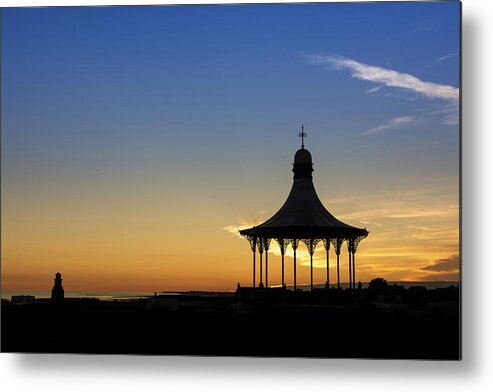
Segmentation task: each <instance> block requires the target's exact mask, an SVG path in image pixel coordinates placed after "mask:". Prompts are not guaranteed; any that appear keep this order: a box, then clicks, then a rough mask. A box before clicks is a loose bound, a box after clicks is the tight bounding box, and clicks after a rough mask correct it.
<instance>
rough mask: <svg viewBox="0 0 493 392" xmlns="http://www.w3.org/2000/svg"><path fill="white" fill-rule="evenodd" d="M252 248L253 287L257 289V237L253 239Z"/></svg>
mask: <svg viewBox="0 0 493 392" xmlns="http://www.w3.org/2000/svg"><path fill="white" fill-rule="evenodd" d="M250 246H251V247H252V251H253V285H252V287H253V288H255V264H256V263H255V253H256V250H257V249H256V247H257V237H253V239H252V242H251V244H250Z"/></svg>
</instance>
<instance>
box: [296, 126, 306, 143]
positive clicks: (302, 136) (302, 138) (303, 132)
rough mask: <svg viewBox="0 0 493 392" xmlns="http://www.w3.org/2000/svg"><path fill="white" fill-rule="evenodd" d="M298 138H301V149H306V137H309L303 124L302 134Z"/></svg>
mask: <svg viewBox="0 0 493 392" xmlns="http://www.w3.org/2000/svg"><path fill="white" fill-rule="evenodd" d="M298 137H300V138H301V148H305V137H307V134H306V132H305V127H304V126H303V124H301V132H300V133H298Z"/></svg>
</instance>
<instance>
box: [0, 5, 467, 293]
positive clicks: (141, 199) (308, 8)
mask: <svg viewBox="0 0 493 392" xmlns="http://www.w3.org/2000/svg"><path fill="white" fill-rule="evenodd" d="M459 22H460V4H459V3H458V2H453V1H451V2H430V3H428V2H427V3H412V2H405V3H353V4H351V3H335V4H334V3H332V4H330V3H328V4H271V5H217V6H213V5H209V6H152V7H144V6H132V7H63V8H30V9H29V8H24V9H20V8H17V9H16V8H11V9H2V27H1V29H2V31H1V33H2V35H1V40H2V41H1V44H2V47H1V55H2V56H1V58H2V63H1V65H2V68H1V82H2V84H1V94H2V96H1V98H2V99H1V127H2V134H1V138H2V140H1V141H2V143H1V153H2V156H1V164H2V165H1V186H2V187H1V201H2V204H1V223H2V233H1V235H2V247H1V248H2V249H1V252H2V253H1V256H2V260H1V261H2V265H1V268H2V287H3V289H4V290H22V289H24V290H49V289H51V287H52V283H53V280H52V279H53V278H54V274H55V273H56V272H58V271H59V272H61V273H62V275H63V278H64V287H65V290H67V291H151V292H153V291H168V290H169V291H171V290H191V289H196V290H234V289H235V287H236V283H237V282H239V283H240V284H241V285H251V268H252V265H251V250H250V247H249V245H248V242H247V241H246V240H244V239H242V238H240V236H239V235H238V229H240V228H245V227H249V226H251V225H253V224H258V223H260V222H262V221H264V220H266V219H268V218H269V217H270V216H272V215H273V214H274V213H275V212H276V211H277V209H278V208H280V207H281V205H282V204H283V202H284V201H285V199H286V197H287V195H288V193H289V190H290V187H291V184H292V172H291V168H292V162H293V156H294V153H295V152H296V150H297V149H298V148H299V147H300V140H299V138H298V137H297V134H298V132H299V129H300V126H301V124H302V123H303V124H304V126H305V131H306V132H307V133H308V138H307V140H306V141H305V145H306V148H307V149H309V150H310V152H311V153H312V156H313V161H314V169H315V171H314V182H315V187H316V189H317V192H318V195H319V197H320V199H321V200H322V202H323V203H324V205H325V206H326V207H327V209H328V210H329V211H331V213H332V214H334V215H335V216H336V217H337V218H339V219H340V220H343V221H344V222H346V223H348V224H351V225H353V226H357V227H366V229H367V230H368V231H369V232H370V234H369V236H368V238H367V239H365V240H364V241H363V242H361V244H360V245H359V247H358V253H357V255H356V274H357V276H356V279H357V280H361V281H368V280H370V279H372V278H375V277H384V278H386V279H387V280H390V281H410V280H413V281H436V280H457V279H458V268H459V266H458V263H459V262H458V254H459V168H460V162H459V147H460V136H459V82H460V78H459V65H460V52H459V38H460V36H459V34H460V31H459ZM271 253H272V255H271V257H270V258H269V282H270V283H271V284H279V283H280V279H281V267H280V264H281V262H280V257H279V256H278V254H279V252H278V250H277V249H276V248H275V247H273V249H272V252H271ZM291 254H292V251H291V250H290V251H288V257H287V259H286V260H287V262H286V263H287V264H286V266H287V268H286V281H287V283H288V284H289V283H290V282H291V281H292V258H291ZM345 255H347V252H345V248H344V247H343V252H342V257H341V261H342V264H341V272H342V274H341V278H342V281H345V280H347V276H346V275H347V274H346V272H347V260H346V258H345ZM297 256H298V257H297V261H298V271H297V272H298V274H297V277H298V279H297V281H298V284H300V283H301V284H303V283H308V282H309V257H308V253H307V252H306V250H305V249H304V247H303V246H300V248H299V251H298V252H297ZM334 259H335V257H334V255H333V253H332V255H331V260H334ZM333 264H334V263H333V262H332V265H331V271H330V273H331V277H332V278H331V283H334V280H333V278H334V277H335V272H334V266H333ZM315 267H316V268H315V272H314V279H315V282H316V283H325V269H324V268H325V251H324V249H323V246H322V245H319V247H318V248H317V250H316V253H315Z"/></svg>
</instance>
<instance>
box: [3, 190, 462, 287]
mask: <svg viewBox="0 0 493 392" xmlns="http://www.w3.org/2000/svg"><path fill="white" fill-rule="evenodd" d="M178 192H179V190H176V193H175V194H174V195H170V196H169V198H170V199H169V200H174V204H173V205H172V207H173V208H166V209H164V208H163V209H162V210H161V211H158V210H157V209H155V208H154V209H153V208H150V207H149V206H150V205H152V206H155V205H158V203H156V202H155V201H150V200H147V202H148V203H147V204H146V203H142V200H141V196H133V198H130V196H127V200H126V203H123V202H122V201H120V203H121V204H118V203H113V204H112V203H109V202H106V203H99V204H98V203H97V202H96V198H94V199H93V200H90V198H89V201H87V200H86V201H85V203H81V204H79V206H78V208H79V209H76V208H74V204H73V203H72V202H74V201H75V200H72V202H70V201H71V199H70V198H66V199H64V200H65V204H64V203H54V204H53V203H52V202H51V201H49V200H48V199H44V200H39V203H38V205H28V203H26V200H27V199H26V200H24V199H23V198H22V197H19V198H16V199H15V200H14V199H10V200H9V207H11V208H8V209H5V210H4V213H3V214H2V220H3V224H2V227H3V231H2V235H3V238H2V243H3V246H2V287H3V289H4V290H49V289H51V287H52V283H53V277H54V274H55V273H56V272H61V273H62V275H63V279H64V281H63V283H64V288H65V290H67V291H148V292H154V291H173V290H234V289H235V287H236V283H237V282H239V283H240V284H241V285H243V286H250V285H251V280H252V254H251V251H250V247H249V245H248V243H247V241H246V240H245V239H243V238H241V237H240V236H239V235H238V229H239V228H242V227H245V226H249V225H252V224H258V223H259V222H261V221H263V220H265V219H267V218H268V217H270V216H271V215H272V214H273V213H274V212H275V209H272V210H269V211H265V210H264V211H262V212H260V213H259V214H257V215H256V216H255V217H253V218H252V215H251V214H250V218H248V219H242V218H239V217H238V213H235V212H234V211H235V204H234V202H232V201H226V199H224V200H216V201H214V199H213V198H206V197H205V196H206V195H202V196H203V198H202V199H200V200H195V199H194V198H193V194H189V193H187V194H184V195H183V196H182V197H181V198H180V197H179V195H178ZM280 194H281V193H279V195H280ZM451 195H454V192H450V191H449V189H448V188H447V189H442V188H440V187H435V188H434V189H433V190H432V191H430V190H429V189H422V188H419V189H414V190H405V191H399V192H380V193H373V194H369V195H366V196H357V197H355V196H345V195H342V194H341V195H338V196H340V197H337V198H334V199H328V200H324V199H323V198H322V200H323V202H324V204H325V205H326V207H327V208H328V209H329V210H330V211H331V212H332V213H333V214H334V215H335V216H336V217H338V218H339V219H341V220H342V221H344V222H347V223H349V224H352V225H354V226H358V227H366V228H367V229H368V230H369V232H370V234H369V236H368V238H366V239H365V240H363V241H362V242H361V243H360V245H359V247H358V252H357V253H356V273H357V276H356V279H357V280H360V281H369V280H370V279H372V278H374V277H384V278H385V279H387V280H389V281H436V280H451V281H457V280H458V274H459V262H458V254H459V248H458V244H459V231H458V230H459V229H458V227H459V220H458V219H459V206H458V201H457V199H456V198H454V196H451ZM86 196H87V195H86ZM319 196H320V197H322V196H323V195H322V194H321V193H320V192H319ZM173 197H176V199H173ZM278 198H279V199H278V200H277V202H278V203H279V204H278V205H279V206H280V205H281V203H282V202H283V201H284V200H282V196H278ZM29 200H30V199H29ZM223 202H224V203H226V204H224V203H223ZM275 202H276V200H273V201H271V202H270V204H272V205H274V203H275ZM168 204H169V203H168ZM238 204H240V203H238ZM14 207H15V208H14ZM126 207H128V209H125V208H126ZM239 207H242V206H241V205H240V206H238V208H239ZM242 211H247V210H246V207H244V206H243V209H242ZM219 212H221V213H219ZM247 213H248V212H247ZM235 216H237V218H236V222H235V218H234V217H235ZM192 217H193V219H192ZM232 217H233V218H232ZM291 255H292V250H291V248H289V250H288V252H287V255H286V267H285V275H286V282H287V283H288V284H290V283H291V282H292V269H293V264H292V263H293V259H292V256H291ZM297 256H298V257H297V259H298V265H299V266H298V283H299V284H305V283H309V256H308V252H307V251H306V249H305V246H304V245H303V244H301V245H300V248H299V251H298V253H297ZM335 260H336V258H335V255H334V253H333V249H331V252H330V267H331V268H330V281H331V283H332V284H333V283H334V282H335V279H336V270H335ZM257 262H258V259H257ZM340 262H341V281H342V282H346V281H347V279H348V276H347V275H348V271H347V270H348V268H347V262H348V258H347V252H346V246H345V245H343V248H342V252H341V257H340ZM325 263H326V261H325V250H324V248H323V245H322V244H321V243H319V245H318V246H317V249H316V253H315V256H314V267H315V271H314V278H315V283H317V284H319V283H325V276H326V275H325V274H326V270H325V265H326V264H325ZM264 265H265V264H264ZM258 276H259V275H258V266H257V279H258ZM280 283H281V260H280V253H279V250H278V247H277V244H275V243H274V242H273V244H272V245H271V250H270V252H269V284H270V285H278V284H280Z"/></svg>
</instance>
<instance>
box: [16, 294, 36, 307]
mask: <svg viewBox="0 0 493 392" xmlns="http://www.w3.org/2000/svg"><path fill="white" fill-rule="evenodd" d="M35 300H36V298H35V297H34V295H13V296H12V297H11V302H12V304H14V305H30V304H33V303H34V302H35Z"/></svg>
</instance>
